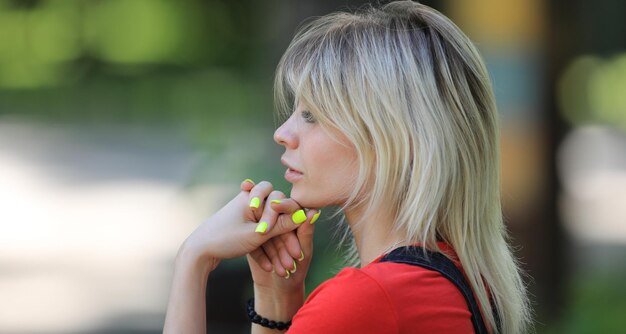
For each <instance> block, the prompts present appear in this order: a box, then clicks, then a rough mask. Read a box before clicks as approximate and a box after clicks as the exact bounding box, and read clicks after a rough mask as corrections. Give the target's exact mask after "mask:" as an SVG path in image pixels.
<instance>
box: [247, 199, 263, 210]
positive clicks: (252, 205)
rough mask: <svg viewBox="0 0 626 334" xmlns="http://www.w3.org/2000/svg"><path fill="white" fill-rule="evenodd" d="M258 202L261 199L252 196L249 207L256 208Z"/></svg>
mask: <svg viewBox="0 0 626 334" xmlns="http://www.w3.org/2000/svg"><path fill="white" fill-rule="evenodd" d="M260 204H261V200H260V199H259V198H258V197H253V198H252V199H251V200H250V207H251V208H255V209H258V208H259V205H260Z"/></svg>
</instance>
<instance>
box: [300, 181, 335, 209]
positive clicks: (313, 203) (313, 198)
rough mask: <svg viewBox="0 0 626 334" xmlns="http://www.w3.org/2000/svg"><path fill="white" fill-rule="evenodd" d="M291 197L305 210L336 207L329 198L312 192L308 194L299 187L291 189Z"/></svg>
mask: <svg viewBox="0 0 626 334" xmlns="http://www.w3.org/2000/svg"><path fill="white" fill-rule="evenodd" d="M289 197H290V198H292V199H293V200H294V201H296V202H298V204H300V206H302V207H303V208H310V209H318V208H323V207H325V206H330V205H335V203H334V202H333V201H332V200H330V197H329V196H323V195H316V194H315V193H312V192H306V191H304V190H302V189H298V188H297V187H295V186H294V187H292V188H291V193H290V194H289Z"/></svg>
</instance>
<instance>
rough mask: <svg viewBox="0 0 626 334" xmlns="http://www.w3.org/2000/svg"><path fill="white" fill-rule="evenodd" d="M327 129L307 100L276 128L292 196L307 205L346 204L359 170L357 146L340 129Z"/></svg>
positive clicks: (304, 205) (311, 206) (316, 206)
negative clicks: (308, 107)
mask: <svg viewBox="0 0 626 334" xmlns="http://www.w3.org/2000/svg"><path fill="white" fill-rule="evenodd" d="M331 131H333V132H332V134H331V133H329V132H328V131H327V130H325V129H323V128H322V127H321V126H320V124H319V123H318V122H317V120H316V119H315V118H314V117H313V115H312V114H311V113H310V112H309V111H308V110H307V109H306V107H305V106H304V105H303V104H299V105H298V107H297V108H296V110H295V111H294V113H293V114H291V116H290V117H289V119H287V120H286V121H285V123H283V124H282V125H281V126H280V127H279V128H278V129H277V130H276V132H274V140H275V141H276V143H278V144H279V145H282V146H284V147H285V153H284V154H283V156H282V158H281V162H282V163H283V165H285V166H286V167H287V170H286V172H285V178H286V179H287V181H289V182H290V183H292V188H291V195H290V197H291V198H293V199H294V200H296V201H297V202H298V203H300V205H301V206H303V207H306V208H321V207H324V206H328V205H343V204H344V203H345V201H346V200H347V198H348V195H349V194H350V192H351V191H352V190H353V187H354V183H355V180H356V177H357V174H358V161H357V154H356V149H355V148H354V146H353V145H352V144H351V143H350V142H349V140H348V139H347V138H346V137H345V136H344V135H343V134H342V133H340V132H339V131H335V130H331Z"/></svg>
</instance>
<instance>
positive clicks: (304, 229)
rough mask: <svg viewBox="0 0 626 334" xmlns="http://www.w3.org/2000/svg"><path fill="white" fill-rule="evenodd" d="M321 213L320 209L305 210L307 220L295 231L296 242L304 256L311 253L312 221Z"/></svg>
mask: <svg viewBox="0 0 626 334" xmlns="http://www.w3.org/2000/svg"><path fill="white" fill-rule="evenodd" d="M321 213H322V211H321V210H309V212H307V221H306V222H305V223H303V224H302V226H300V227H299V228H298V230H297V231H296V236H297V237H298V243H299V244H300V247H301V248H302V251H303V253H304V255H305V256H309V255H310V254H312V253H313V232H314V231H315V224H314V223H315V221H316V220H317V219H318V218H319V216H320V214H321ZM311 222H313V223H311Z"/></svg>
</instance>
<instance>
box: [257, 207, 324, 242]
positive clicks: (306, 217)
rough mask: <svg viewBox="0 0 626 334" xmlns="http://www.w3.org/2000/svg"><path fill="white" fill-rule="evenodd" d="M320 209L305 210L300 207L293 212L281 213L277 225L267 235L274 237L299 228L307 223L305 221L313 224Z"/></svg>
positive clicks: (308, 228)
mask: <svg viewBox="0 0 626 334" xmlns="http://www.w3.org/2000/svg"><path fill="white" fill-rule="evenodd" d="M318 211H319V210H315V209H312V210H309V211H308V212H307V211H304V209H299V210H297V211H295V212H293V213H284V214H281V215H279V216H278V219H277V220H276V226H274V227H273V228H272V230H271V231H269V232H268V233H267V234H266V236H268V237H270V238H273V237H275V236H277V235H281V234H285V233H287V232H290V231H293V230H295V229H297V228H299V227H300V226H302V225H305V224H304V223H305V222H306V224H307V225H313V224H311V223H310V222H311V220H312V219H313V217H314V216H315V214H316V213H317V212H318ZM306 230H311V229H310V227H307V228H306ZM311 233H312V232H311Z"/></svg>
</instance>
